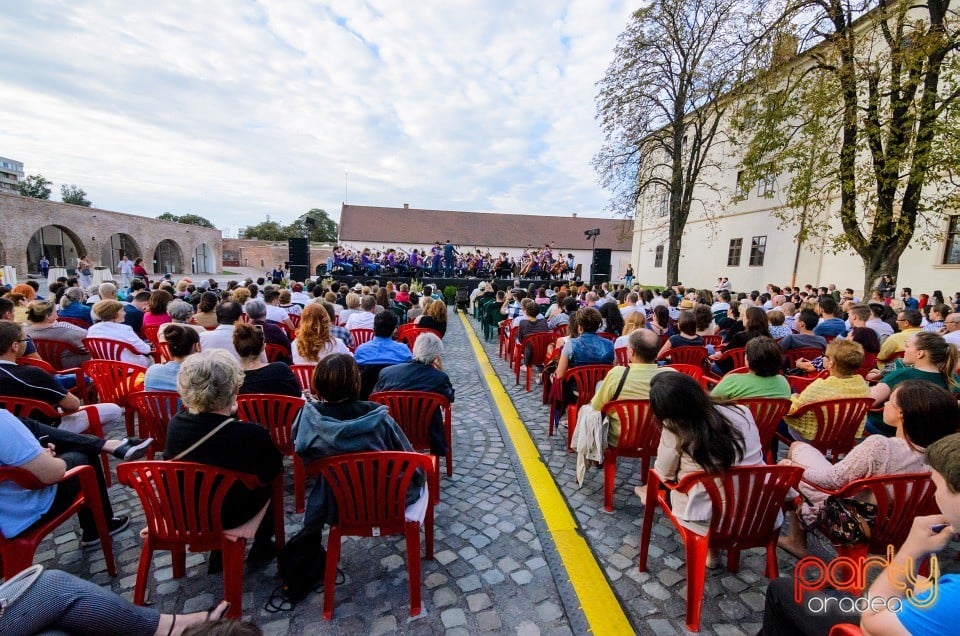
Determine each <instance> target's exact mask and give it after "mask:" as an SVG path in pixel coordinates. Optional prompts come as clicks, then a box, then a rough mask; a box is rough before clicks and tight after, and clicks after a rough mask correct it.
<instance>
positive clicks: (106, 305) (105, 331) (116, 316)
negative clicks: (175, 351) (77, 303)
mask: <svg viewBox="0 0 960 636" xmlns="http://www.w3.org/2000/svg"><path fill="white" fill-rule="evenodd" d="M93 313H95V314H96V315H97V317H98V318H99V319H100V322H98V323H96V324H95V325H93V326H92V327H90V328H89V329H87V337H88V338H106V339H108V340H119V341H120V342H125V343H127V344H128V345H130V346H131V347H133V349H134V351H136V353H133V352H131V351H128V350H124V351H123V352H122V353H121V354H120V360H121V362H129V363H130V364H137V365H140V366H141V367H149V366H150V365H151V364H153V358H152V357H150V353H151V352H152V349H151V348H150V345H149V344H148V343H146V342H144V341H143V340H141V339H140V338H139V336H137V334H136V333H134V331H133V328H132V327H130V325H126V324H124V322H123V320H124V318H125V317H126V314H125V313H124V312H123V305H122V304H121V303H120V302H119V301H117V300H101V301H100V302H98V303H97V304H96V305H94V306H93ZM168 318H169V316H168Z"/></svg>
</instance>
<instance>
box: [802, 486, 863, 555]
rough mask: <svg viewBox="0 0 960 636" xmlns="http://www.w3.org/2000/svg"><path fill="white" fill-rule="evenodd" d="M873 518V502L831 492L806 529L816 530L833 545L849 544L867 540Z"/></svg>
mask: <svg viewBox="0 0 960 636" xmlns="http://www.w3.org/2000/svg"><path fill="white" fill-rule="evenodd" d="M808 503H809V502H808ZM876 522H877V505H876V504H872V503H867V502H864V501H860V500H858V499H853V498H849V497H834V496H832V495H831V496H830V497H827V499H826V500H825V501H824V502H823V505H822V506H821V507H820V512H819V513H818V514H817V518H816V519H815V520H814V521H813V522H812V523H811V524H809V526H808V527H807V529H808V530H811V529H812V530H816V531H817V532H819V533H820V534H822V535H823V536H824V537H826V538H827V540H828V541H830V543H832V544H833V545H837V546H848V545H857V544H862V543H868V542H869V541H870V536H871V534H872V533H873V526H874V525H875V524H876Z"/></svg>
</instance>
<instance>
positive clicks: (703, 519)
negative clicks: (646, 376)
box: [635, 373, 764, 568]
mask: <svg viewBox="0 0 960 636" xmlns="http://www.w3.org/2000/svg"><path fill="white" fill-rule="evenodd" d="M650 407H651V408H652V409H653V412H654V414H655V415H656V416H657V419H659V420H660V422H662V423H663V432H662V433H661V435H660V446H659V447H658V449H657V460H656V462H655V463H654V466H653V467H654V470H656V471H657V472H658V473H659V474H660V476H661V477H662V478H663V479H664V481H677V480H680V479H682V478H683V477H685V476H687V475H689V474H690V473H695V472H699V471H706V472H708V473H710V474H713V475H717V476H722V475H723V473H724V471H726V470H728V469H730V468H733V467H735V466H762V465H764V461H763V450H762V449H761V446H760V433H759V432H758V431H757V425H756V424H755V423H754V421H753V416H752V415H751V414H750V411H749V409H747V407H745V406H737V405H734V404H731V403H729V402H723V401H720V400H717V399H715V398H711V397H710V396H709V395H707V394H706V393H705V392H704V390H703V388H701V386H700V384H699V383H697V381H696V380H694V379H693V378H691V377H690V376H688V375H684V374H682V373H658V374H656V375H654V376H653V378H652V379H651V380H650ZM635 492H636V493H637V495H638V496H639V497H640V501H641V502H645V501H646V486H637V488H636V489H635ZM670 503H671V508H672V509H673V514H674V515H675V516H676V517H677V519H678V520H679V521H680V523H681V524H682V525H683V526H684V527H685V528H687V529H689V530H691V531H693V532H696V533H697V534H706V533H707V530H708V529H709V527H710V526H709V524H710V516H711V514H712V511H713V508H712V505H711V503H710V497H709V495H708V494H707V492H706V490H704V489H703V488H702V487H699V486H697V487H694V488H692V489H691V490H690V491H689V492H688V493H681V492H676V491H673V492H671V493H670ZM718 563H719V553H718V552H717V551H715V550H711V551H710V553H709V555H708V556H707V566H708V567H711V568H712V567H716V566H717V564H718Z"/></svg>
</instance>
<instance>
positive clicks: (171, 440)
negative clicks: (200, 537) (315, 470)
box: [164, 349, 283, 572]
mask: <svg viewBox="0 0 960 636" xmlns="http://www.w3.org/2000/svg"><path fill="white" fill-rule="evenodd" d="M242 383H243V371H241V370H240V364H239V363H238V362H237V361H236V359H234V357H233V356H232V355H230V354H229V353H228V352H226V351H224V350H222V349H213V350H210V351H202V352H200V353H196V354H194V355H192V356H189V357H187V358H186V359H185V360H184V361H183V364H182V365H181V366H180V373H179V374H178V375H177V390H178V391H179V393H180V395H181V396H182V398H183V404H184V406H185V407H186V408H187V410H186V411H181V412H180V413H177V414H176V415H174V416H173V417H172V418H171V419H170V424H169V425H168V427H167V446H166V448H165V449H164V455H165V456H166V457H167V458H173V457H176V458H177V459H180V460H183V461H191V462H197V463H200V464H207V465H209V466H218V467H220V468H227V469H229V470H236V471H239V472H243V473H250V474H253V475H256V477H257V478H258V479H259V480H260V483H261V484H262V485H261V486H259V487H257V488H254V489H253V490H248V489H247V488H246V487H245V486H242V485H239V484H238V485H235V486H234V487H233V488H232V489H231V491H230V492H229V493H228V494H227V497H226V499H225V500H224V502H223V525H224V527H225V528H234V527H237V526H241V525H243V524H244V523H246V522H247V521H249V520H250V519H252V518H253V517H254V516H256V515H257V514H258V513H259V512H260V511H261V510H262V509H263V507H264V505H266V503H267V501H269V499H270V483H271V482H272V481H273V479H274V478H275V477H276V476H277V475H278V474H280V471H281V470H282V468H283V455H281V454H280V451H279V450H277V447H276V446H274V444H273V440H271V439H270V434H269V433H268V432H267V429H266V428H265V427H263V426H260V425H259V424H253V423H251V422H242V421H240V420H237V419H236V418H235V417H233V413H234V412H236V409H237V392H238V391H239V390H240V385H241V384H242ZM208 435H209V437H207V438H206V439H204V438H205V437H206V436H208ZM201 440H202V441H201ZM198 442H200V443H199V444H198ZM272 537H273V520H272V519H271V518H270V515H265V516H264V518H263V521H262V522H261V523H260V527H259V528H258V529H257V532H256V536H255V537H254V543H253V549H252V551H251V552H250V556H249V559H250V560H264V559H268V558H272V556H273V554H274V548H273V541H272V540H271V539H272ZM220 559H221V556H220V553H219V552H215V553H213V554H211V558H210V566H209V567H210V570H211V571H212V572H216V571H218V570H219V569H220V568H222V561H221V560H220Z"/></svg>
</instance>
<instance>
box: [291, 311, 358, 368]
mask: <svg viewBox="0 0 960 636" xmlns="http://www.w3.org/2000/svg"><path fill="white" fill-rule="evenodd" d="M291 349H293V363H294V364H316V363H317V362H320V360H323V358H325V357H326V356H328V355H330V354H331V353H346V354H347V355H352V354H351V353H350V350H349V349H348V348H347V345H345V344H343V341H342V340H340V338H334V337H333V336H331V335H330V314H328V313H327V310H326V308H325V307H324V306H323V305H321V304H320V303H310V304H308V305H307V306H306V307H304V308H303V313H301V314H300V330H299V331H298V332H297V339H296V340H294V341H293V343H292V346H291Z"/></svg>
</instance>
